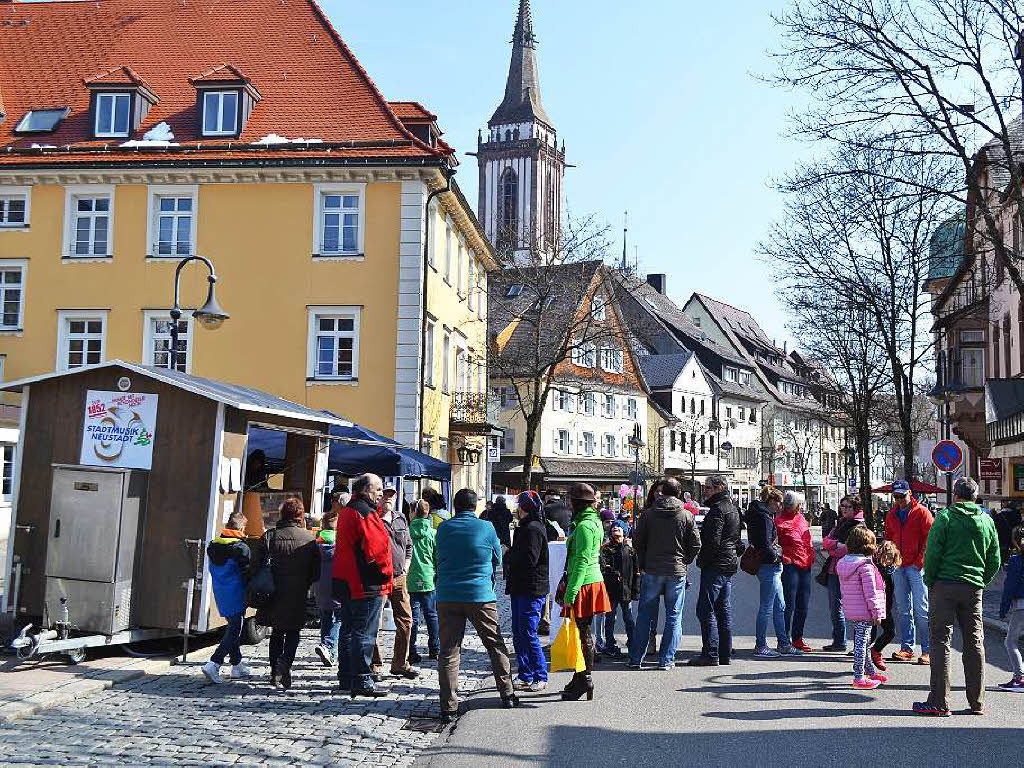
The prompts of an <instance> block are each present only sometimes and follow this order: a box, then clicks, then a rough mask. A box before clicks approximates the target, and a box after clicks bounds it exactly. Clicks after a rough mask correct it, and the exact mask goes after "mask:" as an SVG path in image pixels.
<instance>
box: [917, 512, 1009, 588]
mask: <svg viewBox="0 0 1024 768" xmlns="http://www.w3.org/2000/svg"><path fill="white" fill-rule="evenodd" d="M998 572H999V537H998V535H997V534H996V526H995V523H993V522H992V518H991V517H989V516H988V515H987V514H985V512H984V511H982V509H981V507H979V506H978V505H977V504H974V503H973V502H969V501H958V502H956V503H955V504H953V505H951V506H949V507H947V508H946V509H944V510H942V511H941V512H939V513H938V514H937V515H936V516H935V523H934V524H933V525H932V529H931V531H929V533H928V544H927V547H926V548H925V551H924V583H925V584H927V585H928V586H929V587H931V586H932V585H933V584H935V582H936V581H961V582H964V583H966V584H971V585H973V586H975V587H978V588H979V589H984V588H985V587H987V586H988V585H989V583H990V582H991V581H992V579H994V578H995V577H996V574H997V573H998Z"/></svg>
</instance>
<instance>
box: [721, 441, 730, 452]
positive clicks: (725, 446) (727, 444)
mask: <svg viewBox="0 0 1024 768" xmlns="http://www.w3.org/2000/svg"><path fill="white" fill-rule="evenodd" d="M720 447H721V449H722V450H723V451H725V452H726V453H728V452H729V451H731V450H732V443H730V442H729V441H728V440H726V441H725V442H724V443H722V445H721V446H720Z"/></svg>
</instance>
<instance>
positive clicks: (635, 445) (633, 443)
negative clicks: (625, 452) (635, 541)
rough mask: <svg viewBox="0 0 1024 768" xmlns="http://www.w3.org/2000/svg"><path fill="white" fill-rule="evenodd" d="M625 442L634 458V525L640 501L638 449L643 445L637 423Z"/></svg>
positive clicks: (641, 434)
mask: <svg viewBox="0 0 1024 768" xmlns="http://www.w3.org/2000/svg"><path fill="white" fill-rule="evenodd" d="M627 444H628V445H629V447H630V448H632V449H633V457H634V459H635V469H634V472H633V524H634V525H635V524H636V510H637V507H639V506H640V502H639V501H638V500H637V489H638V488H639V486H640V449H641V448H643V447H644V436H643V433H642V432H641V430H640V425H639V424H634V425H633V436H632V437H630V438H629V440H628V441H627Z"/></svg>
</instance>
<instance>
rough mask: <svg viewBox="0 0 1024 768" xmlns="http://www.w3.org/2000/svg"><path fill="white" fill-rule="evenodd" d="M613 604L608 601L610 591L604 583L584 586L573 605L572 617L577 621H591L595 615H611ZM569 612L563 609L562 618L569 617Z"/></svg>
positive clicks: (597, 582)
mask: <svg viewBox="0 0 1024 768" xmlns="http://www.w3.org/2000/svg"><path fill="white" fill-rule="evenodd" d="M611 610H612V602H611V600H609V599H608V590H607V589H605V587H604V582H603V581H595V582H594V583H593V584H584V585H583V586H582V587H580V591H579V592H578V593H577V594H576V602H575V603H573V604H572V615H573V618H575V619H589V618H590V617H591V616H593V615H594V614H595V613H610V612H611ZM568 615H569V612H568V610H567V609H566V608H565V607H564V606H563V607H562V616H563V617H564V616H568Z"/></svg>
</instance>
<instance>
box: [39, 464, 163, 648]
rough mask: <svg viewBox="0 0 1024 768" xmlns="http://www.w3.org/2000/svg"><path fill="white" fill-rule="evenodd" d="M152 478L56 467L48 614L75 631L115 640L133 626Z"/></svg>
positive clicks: (141, 474) (48, 563) (49, 543)
mask: <svg viewBox="0 0 1024 768" xmlns="http://www.w3.org/2000/svg"><path fill="white" fill-rule="evenodd" d="M148 477H149V473H148V472H144V471H140V470H135V469H106V468H96V467H84V466H68V465H54V467H53V484H52V489H51V496H50V527H49V532H48V534H47V542H46V596H45V600H46V612H47V618H48V619H49V621H50V623H52V622H53V621H54V620H56V619H59V618H61V614H62V606H61V598H67V606H68V610H69V613H70V618H71V624H72V627H73V628H74V629H77V630H82V631H87V632H99V633H101V634H106V635H113V634H116V633H118V632H121V631H123V630H125V629H128V627H130V626H131V613H132V610H131V605H132V580H133V575H134V572H135V561H136V555H137V552H138V550H139V545H140V544H141V541H140V539H141V533H140V532H141V531H142V527H143V523H144V520H145V510H146V493H147V488H148Z"/></svg>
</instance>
